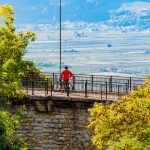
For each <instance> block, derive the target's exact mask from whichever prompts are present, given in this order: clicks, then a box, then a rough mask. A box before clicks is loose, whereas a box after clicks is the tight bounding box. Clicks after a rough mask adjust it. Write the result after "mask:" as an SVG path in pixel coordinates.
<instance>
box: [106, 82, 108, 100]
mask: <svg viewBox="0 0 150 150" xmlns="http://www.w3.org/2000/svg"><path fill="white" fill-rule="evenodd" d="M107 92H108V90H107V82H106V99H107V94H108V93H107Z"/></svg>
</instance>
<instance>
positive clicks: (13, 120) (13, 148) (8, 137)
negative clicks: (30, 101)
mask: <svg viewBox="0 0 150 150" xmlns="http://www.w3.org/2000/svg"><path fill="white" fill-rule="evenodd" d="M21 112H22V108H21V109H19V110H18V111H17V112H16V113H15V114H14V115H11V114H10V113H8V112H7V111H4V110H0V150H27V146H26V144H25V143H24V142H23V141H22V140H21V139H19V138H17V137H16V136H15V135H14V130H15V129H16V128H17V127H18V126H19V122H20V119H21Z"/></svg>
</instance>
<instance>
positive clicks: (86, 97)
mask: <svg viewBox="0 0 150 150" xmlns="http://www.w3.org/2000/svg"><path fill="white" fill-rule="evenodd" d="M87 82H88V81H87V80H86V82H85V98H87Z"/></svg>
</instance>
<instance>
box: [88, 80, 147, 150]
mask: <svg viewBox="0 0 150 150" xmlns="http://www.w3.org/2000/svg"><path fill="white" fill-rule="evenodd" d="M89 112H90V115H91V119H90V121H89V126H88V128H89V129H90V130H91V131H92V133H93V137H92V143H93V145H95V146H96V147H97V148H98V149H107V150H149V149H150V77H147V79H146V80H145V82H144V84H143V85H142V86H140V87H138V89H137V90H136V91H132V92H131V93H130V95H128V96H124V97H123V98H122V99H120V100H117V101H115V102H113V103H105V104H103V103H96V104H95V105H94V107H93V108H91V109H89Z"/></svg>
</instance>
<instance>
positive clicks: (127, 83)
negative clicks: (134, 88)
mask: <svg viewBox="0 0 150 150" xmlns="http://www.w3.org/2000/svg"><path fill="white" fill-rule="evenodd" d="M126 94H128V83H126Z"/></svg>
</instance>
